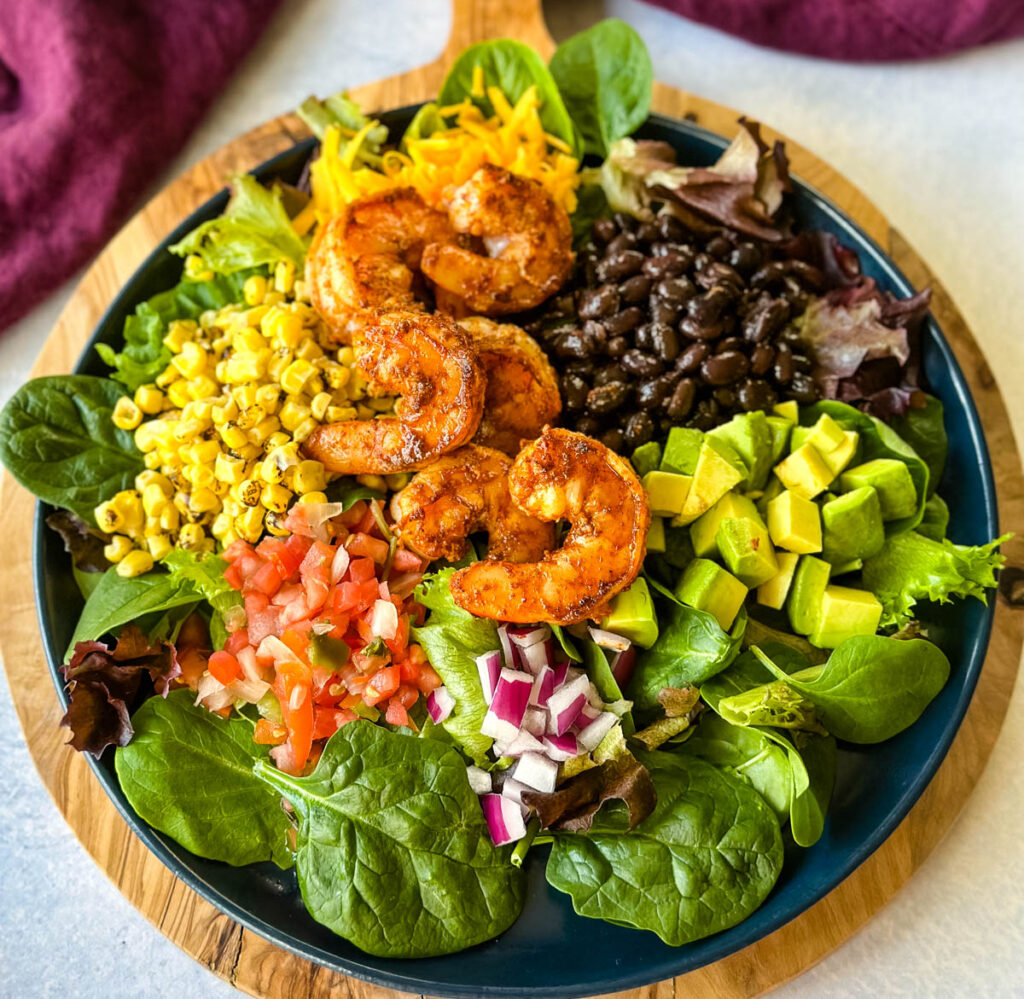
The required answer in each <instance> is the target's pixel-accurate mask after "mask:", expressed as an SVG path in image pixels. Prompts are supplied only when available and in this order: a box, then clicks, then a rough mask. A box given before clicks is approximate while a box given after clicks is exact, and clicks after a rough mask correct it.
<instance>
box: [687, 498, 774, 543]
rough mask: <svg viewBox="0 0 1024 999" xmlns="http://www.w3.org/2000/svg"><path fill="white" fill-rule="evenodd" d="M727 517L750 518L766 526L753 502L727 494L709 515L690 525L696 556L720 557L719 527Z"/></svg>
mask: <svg viewBox="0 0 1024 999" xmlns="http://www.w3.org/2000/svg"><path fill="white" fill-rule="evenodd" d="M727 517H750V518H751V519H752V520H755V521H757V523H759V524H761V525H762V526H764V521H763V520H762V519H761V515H760V514H759V513H758V512H757V507H756V506H754V502H753V500H750V499H748V498H747V497H746V496H744V495H743V494H742V493H726V494H725V495H724V496H723V497H722V498H721V499H720V500H719V501H718V502H717V503H716V504H715V505H714V506H713V507H712V508H711V509H710V510H708V512H707V513H705V514H702V515H701V516H700V517H698V518H697V520H695V521H694V522H693V523H692V524H691V525H690V540H691V541H692V542H693V551H694V554H696V555H697V556H699V557H700V558H714V557H715V556H717V555H718V542H717V541H716V540H715V536H716V535H717V534H718V525H719V524H721V522H722V521H723V520H724V519H725V518H727Z"/></svg>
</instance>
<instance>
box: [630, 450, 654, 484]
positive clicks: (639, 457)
mask: <svg viewBox="0 0 1024 999" xmlns="http://www.w3.org/2000/svg"><path fill="white" fill-rule="evenodd" d="M629 460H630V462H631V463H632V465H633V468H634V469H636V474H637V475H638V476H639V477H640V478H641V479H642V478H643V477H644V476H645V475H646V474H647V473H648V472H653V471H654V470H655V469H656V468H657V467H658V465H660V464H661V445H660V444H659V443H658V442H657V441H648V442H647V443H646V444H641V445H640V446H639V447H638V448H637V449H636V450H635V451H634V452H633V454H632V455H631V456H630V459H629Z"/></svg>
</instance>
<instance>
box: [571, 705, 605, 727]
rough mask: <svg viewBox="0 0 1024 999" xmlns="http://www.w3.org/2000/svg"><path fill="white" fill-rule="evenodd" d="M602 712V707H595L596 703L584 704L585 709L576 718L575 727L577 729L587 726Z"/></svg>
mask: <svg viewBox="0 0 1024 999" xmlns="http://www.w3.org/2000/svg"><path fill="white" fill-rule="evenodd" d="M600 713H601V708H600V707H594V705H593V704H591V703H589V702H588V703H587V704H584V705H583V710H582V711H580V716H579V718H577V719H576V725H575V726H574V727H575V728H576V730H577V731H579V730H580V729H584V728H586V727H587V726H588V725H589V724H590V723H591V722H592V721H593V720H594V719H595V718H596V717H597V716H598V715H599V714H600Z"/></svg>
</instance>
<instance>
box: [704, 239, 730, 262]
mask: <svg viewBox="0 0 1024 999" xmlns="http://www.w3.org/2000/svg"><path fill="white" fill-rule="evenodd" d="M704 250H705V252H707V253H710V254H711V256H713V257H714V258H715V260H725V258H726V257H727V256H728V255H729V253H730V251H731V250H732V243H731V242H729V240H728V239H726V238H725V236H712V238H711V239H709V240H708V241H707V244H706V245H705V247H704Z"/></svg>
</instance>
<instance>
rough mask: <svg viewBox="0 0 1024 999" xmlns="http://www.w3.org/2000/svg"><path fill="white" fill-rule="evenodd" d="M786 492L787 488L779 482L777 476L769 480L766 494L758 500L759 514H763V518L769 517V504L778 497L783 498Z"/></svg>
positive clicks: (765, 489)
mask: <svg viewBox="0 0 1024 999" xmlns="http://www.w3.org/2000/svg"><path fill="white" fill-rule="evenodd" d="M785 491H786V487H785V486H784V485H783V484H782V483H781V482H779V480H778V477H777V476H775V475H773V476H772V477H771V478H770V479H769V480H768V485H766V486H765V487H764V492H763V493H761V495H760V496H759V497H758V499H757V512H758V513H759V514H761V516H762V518H763V517H767V516H768V504H769V503H771V501H772V500H773V499H775V497H776V496H781V495H782V494H783V493H784V492H785Z"/></svg>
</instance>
